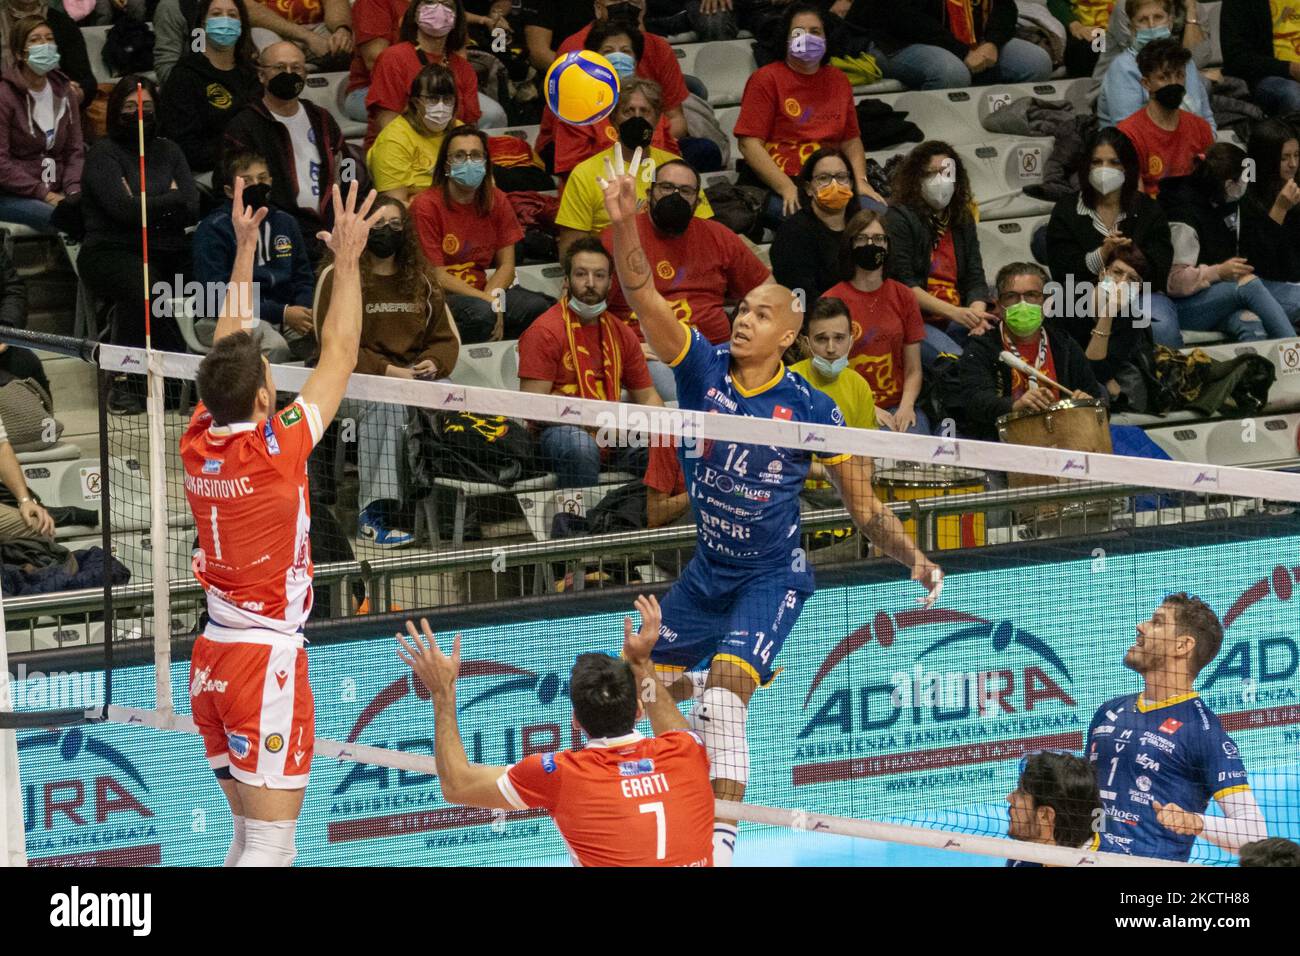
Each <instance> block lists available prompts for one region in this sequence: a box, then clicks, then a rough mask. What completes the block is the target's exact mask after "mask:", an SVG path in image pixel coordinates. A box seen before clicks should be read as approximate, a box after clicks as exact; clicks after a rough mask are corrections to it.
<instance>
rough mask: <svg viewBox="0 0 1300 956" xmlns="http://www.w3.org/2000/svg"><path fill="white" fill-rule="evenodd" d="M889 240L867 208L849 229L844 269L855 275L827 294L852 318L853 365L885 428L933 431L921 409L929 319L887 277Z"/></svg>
mask: <svg viewBox="0 0 1300 956" xmlns="http://www.w3.org/2000/svg"><path fill="white" fill-rule="evenodd" d="M888 258H889V238H888V236H886V235H885V227H884V224H883V223H882V222H881V219H880V214H879V213H877V212H875V211H874V210H871V209H864V210H862V212H860V213H858V214H857V215H856V216H854V217H853V218H852V219H850V220H849V224H848V225H847V226H846V227H845V228H844V242H843V246H842V247H841V268H842V270H843V272H844V274H846V275H849V276H850V278H849V279H847V280H846V281H844V282H841V283H839V284H838V285H833V286H831V287H830V288H829V289H827V290H826V293H825V295H823V296H822V298H835V299H840V300H841V301H843V302H844V304H845V305H846V306H848V309H849V317H850V319H852V322H853V347H852V348H851V349H850V350H849V365H850V366H852V367H853V368H855V369H857V371H858V374H860V375H861V376H862V377H863V378H865V379H866V380H867V382H868V383H869V384H870V385H871V394H872V396H873V397H874V398H875V400H876V421H877V422H878V423H879V424H880V426H881V427H882V428H890V429H893V430H894V431H900V432H901V431H907V432H913V433H914V434H919V435H928V434H930V422H929V420H928V419H927V418H926V416H925V413H924V412H922V411H921V410H920V409H919V408H917V407H916V399H917V397H918V396H919V395H920V394H921V342H922V341H923V340H924V339H925V323H924V322H922V321H921V310H920V307H919V306H917V304H916V299H915V298H914V297H913V296H912V291H911V290H910V289H908V288H907V286H905V285H903V284H902V283H901V282H895V281H894V280H893V279H889V278H886V277H885V262H886V260H887V259H888Z"/></svg>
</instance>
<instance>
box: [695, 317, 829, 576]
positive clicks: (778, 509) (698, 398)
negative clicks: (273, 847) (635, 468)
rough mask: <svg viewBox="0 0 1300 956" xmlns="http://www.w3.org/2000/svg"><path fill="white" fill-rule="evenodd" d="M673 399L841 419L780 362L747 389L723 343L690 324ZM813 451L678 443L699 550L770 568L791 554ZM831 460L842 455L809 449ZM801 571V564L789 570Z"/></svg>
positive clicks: (824, 421) (812, 419)
mask: <svg viewBox="0 0 1300 956" xmlns="http://www.w3.org/2000/svg"><path fill="white" fill-rule="evenodd" d="M669 365H671V366H672V369H673V373H674V375H675V377H676V379H677V399H678V404H679V406H680V407H681V408H683V409H691V410H694V411H703V412H714V413H718V414H724V415H745V416H749V417H752V418H775V419H779V420H784V421H795V422H808V423H810V424H816V425H841V426H842V425H843V424H844V416H843V415H842V414H840V410H839V408H838V407H837V406H836V404H835V401H834V400H833V399H832V398H831V397H830V396H828V395H826V394H825V393H824V392H819V391H817V390H816V389H815V388H812V387H811V386H810V385H809V384H808V382H807V381H806V380H805V379H804V378H803V377H802V376H799V375H797V374H795V373H794V372H791V371H790V370H789V369H787V368H786V367H785V366H784V365H782V366H781V367H780V369H779V370H778V372H777V373H776V375H775V376H774V377H773V378H772V380H771V381H770V382H768V383H767V384H766V385H763V386H760V387H759V388H757V389H755V390H753V391H749V390H747V389H745V387H744V386H742V385H741V384H740V383H739V382H737V381H735V380H734V379H733V378H732V375H731V346H730V344H729V343H727V344H722V345H710V344H709V342H708V341H707V340H706V339H705V338H704V337H703V336H702V335H700V333H699V331H698V330H696V329H691V330H690V337H689V338H688V339H687V342H686V345H685V346H684V347H683V349H682V352H681V354H680V355H678V356H677V358H676V360H675V361H673V362H670V363H669ZM814 454H816V453H815V452H810V451H804V450H802V449H800V448H789V447H781V446H775V445H750V444H742V443H738V442H728V441H712V440H701V441H700V442H698V443H697V445H696V447H695V448H686V447H684V445H683V447H680V448H679V449H678V456H679V457H680V459H681V463H682V472H683V474H684V475H685V476H686V490H687V493H688V494H689V496H690V501H691V508H692V509H693V510H694V512H695V525H696V527H697V528H698V529H699V543H700V551H698V552H697V557H699V556H703V557H705V558H707V559H708V560H709V561H710V562H713V561H717V562H719V563H721V564H724V565H730V566H741V567H752V568H755V569H763V570H769V569H772V568H773V567H780V566H782V565H785V566H791V565H796V566H798V562H796V561H794V560H792V559H793V558H794V557H795V552H796V550H797V549H798V548H799V547H800V543H799V493H800V491H801V490H802V489H803V484H804V479H805V478H806V477H807V475H808V467H809V465H810V464H811V463H812V461H813V457H814ZM816 457H817V460H819V461H820V462H822V463H823V464H836V463H838V462H841V461H845V460H847V459H848V458H849V457H850V456H849V455H838V454H830V455H816ZM792 573H793V574H794V575H795V576H801V575H802V576H805V577H806V576H807V573H808V572H807V571H795V572H792Z"/></svg>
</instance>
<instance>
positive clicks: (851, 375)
mask: <svg viewBox="0 0 1300 956" xmlns="http://www.w3.org/2000/svg"><path fill="white" fill-rule="evenodd" d="M790 369H791V371H793V372H796V373H798V374H799V375H802V376H803V377H804V378H805V379H807V380H808V384H809V385H811V386H812V387H813V388H815V389H817V390H818V391H819V392H825V393H826V394H827V395H829V396H830V397H831V398H833V399H835V404H836V405H838V406H839V407H840V414H842V415H843V416H844V424H845V425H847V426H849V427H850V428H875V427H876V400H875V398H874V396H872V394H871V386H870V385H869V384H867V380H866V379H865V378H863V377H862V376H861V375H858V374H857V373H855V372H854V371H853V369H852V368H846V369H845V370H844V371H843V372H841V373H840V374H839V377H838V378H836V379H834V380H831V379H828V378H823V377H822V374H821V373H820V372H818V371H817V370H816V369H815V368H813V364H812V359H810V358H806V359H804V360H803V361H802V362H795V363H794V364H793V365H791V366H790ZM807 487H809V488H828V487H830V485H829V483H828V482H825V481H809V482H808V483H807Z"/></svg>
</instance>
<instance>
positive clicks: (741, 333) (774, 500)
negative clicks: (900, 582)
mask: <svg viewBox="0 0 1300 956" xmlns="http://www.w3.org/2000/svg"><path fill="white" fill-rule="evenodd" d="M640 155H641V154H640V151H639V150H638V151H637V152H636V154H635V155H634V156H633V159H632V164H631V167H630V169H628V170H626V171H625V170H624V169H623V168H622V167H623V161H622V157H621V156H616V158H615V161H616V162H617V166H618V168H617V169H616V168H614V167H613V166H611V165H610V164H609V163H608V162H607V164H606V173H607V178H606V179H604V180H602V181H601V187H602V189H603V190H604V199H605V209H606V211H607V212H608V213H609V218H610V222H611V224H612V226H613V237H614V259H615V265H616V267H617V268H618V276H619V282H620V283H621V285H622V288H623V292H624V294H625V295H626V296H627V300H628V302H629V304H630V305H631V306H632V308H633V309H635V311H636V314H637V318H638V319H639V320H640V323H641V328H642V329H643V330H644V332H645V337H646V341H647V342H649V344H650V347H651V348H653V349H654V351H655V353H656V355H658V356H659V358H660V359H661V360H662V361H664V362H665V363H667V364H668V365H670V366H671V367H672V369H673V372H674V377H675V379H676V382H677V397H678V402H679V404H680V406H681V407H682V408H683V409H691V410H695V411H705V412H717V413H720V414H728V415H745V416H752V417H756V418H775V419H783V420H786V421H796V422H809V423H813V424H819V425H843V424H844V419H843V416H842V415H841V414H840V410H839V409H838V408H837V407H836V406H835V403H834V401H833V400H832V399H831V398H830V397H829V396H827V395H825V394H824V393H822V392H819V391H817V390H816V389H813V388H811V387H810V386H809V385H808V384H807V382H806V381H805V380H804V379H803V378H801V377H800V376H798V375H796V374H795V373H793V372H791V371H789V370H788V369H786V368H785V366H784V364H783V363H782V361H781V356H782V355H783V354H784V353H785V351H786V349H788V348H789V347H790V345H791V344H792V343H793V342H794V340H795V338H796V336H797V335H798V334H799V330H800V328H801V326H802V324H803V316H802V310H801V309H800V308H799V307H798V305H797V302H796V299H795V296H794V294H793V293H792V292H791V291H790V290H789V289H787V288H785V287H783V286H779V285H761V286H759V287H757V288H755V289H753V290H751V291H750V292H749V294H748V295H746V296H745V297H744V299H742V300H741V302H740V305H739V307H738V308H737V310H736V315H735V319H734V320H733V323H732V334H731V339H730V341H729V342H726V343H723V344H720V345H711V344H709V342H708V341H707V340H706V339H704V338H703V336H701V335H700V333H699V332H698V331H696V330H695V329H692V328H691V327H690V326H688V325H686V324H684V323H680V322H679V321H678V320H677V317H676V316H675V314H674V312H673V309H672V307H671V306H670V305H669V303H668V302H667V301H666V300H665V299H664V298H663V296H661V295H660V294H659V293H658V292H657V291H656V290H655V284H654V281H653V279H654V273H653V271H652V270H654V269H656V268H658V264H655V265H652V264H651V263H650V262H649V260H648V259H647V257H646V255H645V251H644V250H643V249H642V247H641V241H640V238H639V236H638V233H637V227H636V213H637V203H636V187H635V177H636V175H637V169H638V166H639V163H640ZM670 265H672V266H675V267H678V268H681V267H686V268H689V263H671V264H670ZM685 444H686V443H682V447H681V448H679V451H678V454H679V456H680V458H681V461H682V470H683V472H684V474H685V476H686V489H687V494H688V496H689V498H690V502H691V508H692V510H693V512H694V517H695V523H696V527H697V529H698V540H699V546H698V547H697V549H696V552H695V557H694V558H693V559H692V560H691V562H690V563H689V564H688V565H687V566H686V569H685V570H684V571H683V572H682V575H681V577H680V578H679V579H678V581H677V583H676V584H674V585H673V587H672V589H671V590H670V591H669V592H668V595H667V596H666V597H665V599H664V602H663V624H662V626H661V629H660V635H661V636H660V640H659V643H658V644H656V645H655V651H654V654H653V659H654V661H655V663H656V665H657V666H658V667H659V669H660V671H661V672H662V673H663V674H664V676H665V683H667V684H669V685H670V687H671V689H672V690H673V693H674V696H676V697H678V699H685V697H686V696H688V695H689V694H690V693H691V691H692V688H693V687H694V688H695V689H696V690H701V688H700V685H703V687H702V692H701V696H700V698H699V700H698V702H697V704H696V706H695V708H694V710H693V711H692V714H691V724H692V727H693V728H694V729H695V730H696V732H697V733H699V734H700V736H701V737H702V738H703V739H704V742H705V745H706V746H707V748H708V752H709V760H710V765H711V767H710V775H711V777H712V779H713V789H714V794H715V795H716V796H717V797H718V798H720V799H726V800H740V799H742V798H743V796H744V793H745V784H746V782H747V781H748V778H749V745H748V742H747V740H746V736H745V725H746V717H747V712H748V707H749V700H750V697H751V695H752V694H753V692H754V690H755V689H756V688H758V687H760V686H762V685H764V684H767V683H769V682H770V681H771V679H772V677H773V663H774V661H775V659H776V656H777V654H778V653H779V652H780V650H781V645H782V643H783V642H784V641H785V638H786V636H787V635H788V634H789V633H790V631H791V629H792V628H793V627H794V623H795V621H796V620H797V619H798V617H799V611H800V609H801V608H802V607H803V603H804V601H805V599H806V598H807V597H808V596H809V595H810V594H811V593H812V592H813V589H814V584H813V576H812V572H811V570H810V569H809V567H808V562H807V559H806V556H805V555H804V552H803V550H802V547H801V538H800V533H799V528H800V525H799V492H800V490H801V489H802V488H803V484H804V479H805V478H806V477H807V474H808V469H809V465H810V464H811V463H812V461H813V459H814V457H816V458H817V459H818V460H819V461H820V462H821V464H822V465H823V466H824V467H825V469H826V473H827V475H828V477H829V478H830V480H831V481H832V482H834V483H835V485H836V487H837V488H838V489H839V491H840V495H841V497H842V498H843V500H844V503H845V506H846V507H847V508H848V510H849V513H850V514H851V515H852V516H853V520H854V522H855V524H857V526H858V527H859V528H860V529H861V530H862V532H863V533H864V534H865V535H866V536H867V537H868V538H869V539H870V540H871V542H872V543H873V544H874V545H875V546H876V547H877V548H878V549H879V550H880V551H881V552H882V553H883V554H886V555H889V556H890V557H892V558H894V559H895V560H896V561H898V562H899V563H901V564H902V565H904V566H905V567H907V568H909V569H910V570H911V573H912V578H913V579H915V580H917V581H920V582H923V583H924V584H925V585H926V586H927V587H928V588H929V589H930V590H929V594H928V596H927V597H925V598H923V599H920V600H922V601H923V602H924V603H926V604H927V605H929V604H932V603H934V601H935V600H937V599H938V597H939V592H940V590H941V589H942V584H943V572H942V571H940V569H939V568H938V566H937V565H935V564H934V563H933V562H932V561H930V559H929V558H927V557H926V556H925V554H924V553H923V552H922V551H921V550H920V549H919V548H918V547H917V546H916V545H915V543H914V542H913V541H912V539H911V538H909V537H908V535H907V534H906V532H904V530H903V527H902V525H901V524H900V523H899V521H898V519H897V518H895V517H894V515H893V513H892V512H891V511H889V509H888V508H886V507H885V506H884V505H883V504H881V503H880V501H879V500H877V498H876V496H875V494H874V493H873V491H872V487H871V461H870V459H861V458H855V457H853V456H851V455H841V454H829V455H814V454H812V453H810V452H807V451H803V450H801V449H798V448H786V447H776V446H771V445H758V444H745V443H741V442H729V441H708V442H704V443H703V447H702V449H701V448H696V449H694V450H692V451H691V452H690V453H689V454H688V450H687V449H686V447H685ZM701 451H702V454H700V452H701ZM706 671H707V675H706V673H705V672H706ZM688 672H693V673H694V679H693V678H692V677H691V676H688ZM735 841H736V827H735V821H734V820H719V821H717V822H716V824H715V829H714V845H713V863H714V866H728V865H730V863H731V857H732V852H733V850H734V848H735Z"/></svg>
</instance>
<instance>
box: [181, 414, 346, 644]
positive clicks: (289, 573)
mask: <svg viewBox="0 0 1300 956" xmlns="http://www.w3.org/2000/svg"><path fill="white" fill-rule="evenodd" d="M323 432H324V428H323V426H322V423H321V418H320V411H319V409H317V408H316V406H315V405H313V404H310V403H308V402H305V401H303V400H302V398H301V396H300V397H299V398H297V399H295V400H294V402H293V403H292V404H291V405H289V406H288V407H287V408H285V409H283V410H281V411H280V412H278V413H277V414H275V415H273V416H271V417H270V418H268V419H266V420H265V421H264V422H261V423H255V422H236V423H234V424H231V425H214V424H212V416H211V415H210V414H209V413H208V411H207V409H205V408H204V407H203V404H202V403H200V404H199V406H198V408H196V409H195V410H194V417H193V418H192V419H190V426H189V428H188V429H187V430H186V432H185V434H184V436H182V438H181V462H182V464H183V465H184V468H185V497H186V498H187V499H188V500H189V504H190V511H192V512H193V513H194V523H195V526H196V527H197V528H198V533H199V551H198V553H197V554H196V555H195V556H194V576H195V577H196V578H198V580H199V583H200V584H202V585H203V587H204V589H205V590H206V591H207V595H208V617H209V619H210V622H209V624H208V627H207V629H206V631H205V633H206V634H207V636H208V637H209V638H211V639H213V640H216V641H222V640H225V641H248V640H252V641H256V642H274V641H276V640H278V639H284V638H289V639H293V640H300V639H301V631H302V626H303V624H304V622H305V621H306V620H307V615H308V613H310V611H311V602H312V592H311V574H312V564H311V545H310V543H309V542H308V540H307V532H308V529H309V528H310V527H311V509H310V506H309V504H308V494H307V458H308V456H309V455H310V454H311V451H312V448H314V447H315V445H316V443H317V442H318V441H320V437H321V435H322V433H323Z"/></svg>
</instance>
